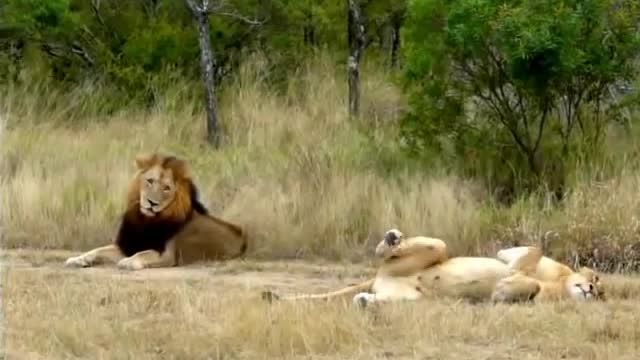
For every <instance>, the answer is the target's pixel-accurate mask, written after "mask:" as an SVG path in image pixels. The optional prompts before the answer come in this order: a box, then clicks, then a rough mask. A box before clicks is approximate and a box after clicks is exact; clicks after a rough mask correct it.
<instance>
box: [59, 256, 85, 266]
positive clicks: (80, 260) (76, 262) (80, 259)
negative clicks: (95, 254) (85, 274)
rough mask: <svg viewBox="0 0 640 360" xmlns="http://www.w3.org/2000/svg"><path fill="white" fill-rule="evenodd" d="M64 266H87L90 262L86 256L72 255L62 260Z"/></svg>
mask: <svg viewBox="0 0 640 360" xmlns="http://www.w3.org/2000/svg"><path fill="white" fill-rule="evenodd" d="M64 265H65V266H68V267H83V268H84V267H89V266H91V262H90V261H89V260H88V259H87V258H86V256H83V255H79V256H72V257H70V258H68V259H67V261H65V262H64Z"/></svg>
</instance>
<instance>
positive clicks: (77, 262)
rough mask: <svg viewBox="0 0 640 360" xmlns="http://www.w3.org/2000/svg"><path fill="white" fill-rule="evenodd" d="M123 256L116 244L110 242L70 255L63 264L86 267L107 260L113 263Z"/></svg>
mask: <svg viewBox="0 0 640 360" xmlns="http://www.w3.org/2000/svg"><path fill="white" fill-rule="evenodd" d="M123 257H124V255H122V253H121V252H120V249H118V247H117V246H116V245H114V244H110V245H106V246H101V247H99V248H95V249H93V250H91V251H87V252H86V253H84V254H81V255H78V256H72V257H70V258H68V259H67V261H65V265H66V266H74V267H88V266H91V265H94V264H99V263H104V262H107V261H108V262H114V263H115V262H117V261H119V260H120V259H122V258H123Z"/></svg>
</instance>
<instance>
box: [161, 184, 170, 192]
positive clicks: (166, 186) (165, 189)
mask: <svg viewBox="0 0 640 360" xmlns="http://www.w3.org/2000/svg"><path fill="white" fill-rule="evenodd" d="M162 191H164V192H169V191H171V186H169V185H165V187H164V188H162Z"/></svg>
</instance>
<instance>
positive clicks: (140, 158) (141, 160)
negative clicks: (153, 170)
mask: <svg viewBox="0 0 640 360" xmlns="http://www.w3.org/2000/svg"><path fill="white" fill-rule="evenodd" d="M154 158H155V154H138V155H136V159H135V165H136V167H137V168H138V169H139V170H142V169H147V168H149V166H151V164H152V163H153V159H154Z"/></svg>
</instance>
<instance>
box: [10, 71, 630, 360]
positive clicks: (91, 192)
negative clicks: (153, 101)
mask: <svg viewBox="0 0 640 360" xmlns="http://www.w3.org/2000/svg"><path fill="white" fill-rule="evenodd" d="M259 65H260V63H259V62H258V63H257V66H256V64H255V63H254V64H253V66H248V67H247V68H245V69H244V70H243V72H242V73H241V76H240V77H239V78H238V79H237V80H236V81H235V82H233V83H231V84H228V86H227V91H226V92H225V94H224V95H223V96H222V99H221V117H222V119H224V121H225V133H226V134H227V138H226V142H225V144H224V147H223V148H222V149H221V150H219V151H213V150H211V149H208V148H207V147H206V146H204V145H201V139H202V132H203V131H202V129H203V126H202V118H203V117H202V113H201V111H200V109H199V102H198V101H197V99H193V98H190V97H189V96H188V95H189V94H191V92H190V90H189V87H190V86H191V85H189V84H182V83H180V82H176V83H174V84H173V85H172V86H171V88H170V90H169V92H170V93H168V94H166V95H165V98H164V101H163V102H161V103H160V104H159V105H158V106H157V107H156V108H155V109H153V110H151V111H132V110H123V111H122V112H121V113H114V114H110V115H108V116H105V115H95V116H93V117H90V118H86V117H77V118H76V117H74V116H75V115H74V114H75V113H76V110H78V108H82V110H84V111H83V113H84V114H87V113H92V112H95V113H96V114H97V113H99V112H98V111H97V110H96V111H93V110H94V109H92V108H91V107H92V106H95V107H96V108H97V107H99V101H97V100H95V99H100V96H96V94H100V91H102V90H101V89H100V88H99V87H96V86H94V85H87V86H85V87H83V88H78V89H76V90H74V92H73V93H72V94H71V95H68V94H66V95H65V94H62V93H58V92H56V91H55V90H53V89H49V88H47V87H46V86H44V85H41V84H39V83H34V84H33V86H31V87H29V88H8V89H4V90H3V92H2V99H3V101H2V104H3V106H4V108H2V110H3V113H4V115H3V116H4V117H5V119H4V120H5V123H4V125H5V126H4V128H3V133H2V163H1V170H2V171H1V174H2V199H1V202H2V203H1V204H2V205H1V207H0V209H1V211H2V222H3V234H2V235H3V244H4V248H5V251H4V254H3V263H4V266H5V269H4V274H3V282H2V285H3V289H2V296H3V298H2V305H3V311H4V312H3V315H4V319H3V320H4V349H5V355H6V356H5V357H6V358H9V359H73V358H81V359H210V358H211V359H219V358H225V359H234V358H244V359H261V358H278V359H279V358H285V359H298V358H327V359H371V358H393V359H415V358H420V359H429V358H433V359H441V358H451V359H468V358H474V359H483V358H486V359H489V358H491V359H516V358H518V359H560V358H562V359H635V358H637V354H638V353H640V349H639V348H638V347H639V346H640V328H638V326H637V324H638V320H639V319H638V317H639V316H640V315H638V311H637V309H638V306H640V303H638V300H637V296H638V295H639V294H640V279H639V278H637V277H635V276H633V275H625V276H623V275H620V274H617V275H616V274H607V275H605V276H604V277H603V278H604V280H605V282H607V283H608V284H609V286H608V288H607V292H608V295H609V300H608V301H607V302H605V303H593V304H580V305H579V306H574V305H573V304H570V303H557V304H537V305H515V306H506V305H489V304H476V305H470V304H466V303H463V302H456V301H435V302H422V303H413V304H394V305H389V306H383V307H379V308H373V309H369V310H367V311H361V310H359V309H356V308H354V307H353V306H351V304H350V301H349V299H347V301H344V302H341V301H338V302H334V303H321V302H320V303H299V304H285V303H274V304H271V305H269V304H267V303H265V302H264V301H262V300H261V299H260V292H261V291H262V290H266V289H274V290H276V291H279V292H283V293H285V292H293V291H314V292H317V291H325V290H329V289H334V288H337V287H340V286H343V285H346V284H350V283H354V282H357V281H361V280H362V279H364V278H366V277H367V276H371V275H372V274H373V272H374V268H375V263H374V262H373V261H372V260H371V252H372V247H373V245H374V244H375V243H377V242H378V241H379V239H380V237H381V235H382V233H383V232H384V231H385V230H387V229H388V228H390V227H398V228H400V229H402V230H403V231H404V232H405V233H406V234H408V235H410V234H424V235H430V236H437V237H441V238H443V239H445V240H446V241H447V243H448V244H449V246H450V248H451V251H452V253H453V254H454V255H456V254H468V255H481V254H482V255H487V254H489V255H492V254H495V251H496V249H497V248H499V247H503V246H510V245H514V244H539V243H541V242H542V240H543V239H544V243H545V247H546V249H547V251H548V253H549V254H550V255H552V256H553V257H555V258H558V259H560V260H562V261H565V262H568V263H570V264H571V265H574V266H575V265H578V263H579V265H598V266H601V267H602V268H604V269H606V270H610V271H614V270H615V271H624V270H631V269H634V268H636V267H637V259H638V256H637V249H636V248H635V246H634V244H637V234H638V230H639V229H640V221H638V218H637V216H638V210H640V202H639V201H640V200H639V199H640V198H639V197H638V196H637V189H638V185H639V183H640V176H639V175H640V174H638V173H635V172H634V171H632V170H629V171H620V172H619V173H618V174H617V175H616V176H615V177H610V178H609V179H608V180H606V181H599V182H596V181H591V180H589V179H588V178H579V177H577V180H576V183H575V184H574V188H573V191H572V192H571V193H570V194H569V195H568V197H567V199H566V200H565V201H564V203H563V205H562V206H553V205H551V204H546V203H544V202H543V204H542V205H540V201H538V200H539V199H527V198H525V199H521V200H519V201H517V202H516V203H515V204H512V205H510V206H508V207H506V206H501V205H498V204H495V203H493V202H491V201H489V200H488V199H489V196H488V195H487V194H486V193H485V191H484V190H483V189H484V187H483V186H482V185H481V184H478V183H475V182H473V181H471V180H462V179H460V178H458V177H456V176H455V175H452V174H451V173H449V172H445V171H443V170H440V169H439V168H437V167H433V168H429V169H427V170H426V171H415V169H416V168H419V164H415V163H412V162H411V161H410V160H407V159H405V158H404V157H403V156H402V155H401V154H400V151H399V145H398V140H397V137H396V133H397V126H396V120H397V119H396V114H397V113H398V111H399V109H401V107H402V106H403V104H402V97H401V96H400V95H399V92H398V91H397V89H396V88H395V87H394V86H392V85H391V84H390V82H389V81H388V80H387V79H385V78H384V77H383V75H378V76H374V75H371V74H368V75H367V76H364V77H363V80H364V81H365V83H364V84H363V85H364V86H363V87H364V90H363V94H364V99H363V108H364V110H365V112H364V116H363V119H362V120H359V121H350V120H348V118H347V114H346V104H345V99H346V93H345V89H344V86H343V84H345V82H344V79H343V78H342V76H341V75H340V74H339V73H336V72H335V71H334V69H333V68H331V67H330V66H328V65H326V64H323V63H322V62H321V61H320V64H319V65H318V64H314V65H313V66H311V67H310V68H309V69H311V70H308V69H306V70H303V71H301V73H300V74H297V75H296V76H293V78H295V79H298V80H297V81H296V82H295V83H292V84H291V85H290V88H288V89H287V90H286V91H285V93H284V94H280V95H275V94H273V93H272V92H270V91H269V90H267V89H265V88H263V86H262V84H261V82H260V71H261V70H260V66H259ZM105 96H107V95H105ZM70 99H71V100H70ZM92 99H93V100H92ZM612 143H615V144H616V146H618V147H620V146H622V145H621V142H620V141H619V139H618V140H615V141H614V140H612ZM629 146H633V144H631V145H629ZM154 150H162V151H169V152H174V153H176V154H178V155H180V156H182V157H184V158H186V159H187V160H188V161H189V163H190V164H191V165H192V168H193V172H194V176H195V180H196V183H197V184H198V185H199V186H200V188H201V192H202V196H203V200H204V202H205V203H206V204H207V205H208V206H209V207H210V208H211V210H212V212H213V213H215V214H216V215H219V216H222V217H223V218H225V219H228V220H231V221H234V222H236V223H239V224H242V225H243V226H244V227H245V228H246V229H247V231H248V232H249V233H250V235H251V237H252V239H253V240H254V241H253V244H252V246H251V249H250V253H249V255H248V257H247V258H245V259H242V260H234V261H230V262H227V263H221V264H196V265H192V266H188V267H186V268H173V269H153V270H143V271H140V272H134V273H129V272H122V271H119V270H116V269H114V268H113V267H112V266H104V267H99V268H93V269H75V270H74V269H66V268H64V267H63V266H62V264H63V262H64V259H65V258H66V257H67V256H69V255H71V254H76V253H78V252H79V251H83V250H87V249H89V248H91V247H93V246H97V245H100V244H104V243H105V242H107V241H109V238H110V236H112V234H113V231H114V227H115V226H116V225H117V216H118V213H119V211H120V210H121V209H122V206H123V201H124V195H125V189H126V186H127V183H128V181H129V180H130V177H131V175H132V171H133V166H132V161H133V156H134V155H135V154H136V153H138V152H141V151H154ZM621 168H624V166H622V167H621ZM550 234H551V235H550ZM592 248H596V249H598V251H599V253H598V254H595V255H594V256H593V257H592V258H593V259H595V260H594V262H592V263H589V264H585V263H584V262H583V261H581V256H582V254H581V253H578V252H577V250H580V249H582V250H583V249H592ZM614 253H615V254H616V256H617V259H618V261H611V256H610V254H614Z"/></svg>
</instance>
